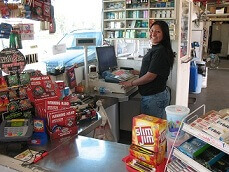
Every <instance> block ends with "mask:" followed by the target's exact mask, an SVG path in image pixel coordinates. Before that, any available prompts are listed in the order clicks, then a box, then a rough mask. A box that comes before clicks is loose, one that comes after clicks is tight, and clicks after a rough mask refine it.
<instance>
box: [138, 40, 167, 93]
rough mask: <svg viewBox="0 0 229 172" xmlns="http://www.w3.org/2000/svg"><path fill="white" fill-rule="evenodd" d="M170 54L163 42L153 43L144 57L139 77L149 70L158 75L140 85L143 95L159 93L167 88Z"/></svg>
mask: <svg viewBox="0 0 229 172" xmlns="http://www.w3.org/2000/svg"><path fill="white" fill-rule="evenodd" d="M168 56H169V55H168V52H167V50H166V48H165V47H164V46H163V45H161V44H157V45H153V46H152V48H151V49H150V50H149V51H148V53H147V54H146V55H145V56H144V57H143V59H142V66H141V70H140V75H139V77H141V76H143V75H145V74H146V73H147V72H151V73H155V74H157V77H156V78H155V79H154V80H153V81H151V82H149V83H147V84H144V85H140V86H138V89H139V92H140V94H141V95H142V96H148V95H153V94H157V93H160V92H162V91H164V90H165V88H166V82H167V80H168V76H169V73H170V66H169V60H168V58H169V57H168Z"/></svg>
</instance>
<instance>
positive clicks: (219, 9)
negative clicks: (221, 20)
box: [215, 7, 225, 14]
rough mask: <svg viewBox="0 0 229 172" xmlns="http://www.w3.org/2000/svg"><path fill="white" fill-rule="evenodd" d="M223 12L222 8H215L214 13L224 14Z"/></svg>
mask: <svg viewBox="0 0 229 172" xmlns="http://www.w3.org/2000/svg"><path fill="white" fill-rule="evenodd" d="M224 10H225V8H224V7H219V8H216V11H215V13H216V14H224Z"/></svg>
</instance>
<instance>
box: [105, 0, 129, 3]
mask: <svg viewBox="0 0 229 172" xmlns="http://www.w3.org/2000/svg"><path fill="white" fill-rule="evenodd" d="M103 2H108V3H109V2H125V0H105V1H103Z"/></svg>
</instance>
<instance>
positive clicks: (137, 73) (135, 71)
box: [130, 70, 140, 75]
mask: <svg viewBox="0 0 229 172" xmlns="http://www.w3.org/2000/svg"><path fill="white" fill-rule="evenodd" d="M130 72H131V73H132V74H133V75H139V73H140V72H139V71H138V70H131V71H130Z"/></svg>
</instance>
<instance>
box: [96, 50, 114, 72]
mask: <svg viewBox="0 0 229 172" xmlns="http://www.w3.org/2000/svg"><path fill="white" fill-rule="evenodd" d="M96 53H97V58H98V67H99V74H100V75H102V73H103V72H104V71H106V70H110V69H114V68H117V66H118V65H117V58H116V55H115V49H114V46H104V47H96Z"/></svg>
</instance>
